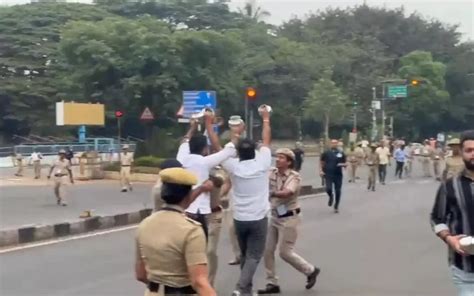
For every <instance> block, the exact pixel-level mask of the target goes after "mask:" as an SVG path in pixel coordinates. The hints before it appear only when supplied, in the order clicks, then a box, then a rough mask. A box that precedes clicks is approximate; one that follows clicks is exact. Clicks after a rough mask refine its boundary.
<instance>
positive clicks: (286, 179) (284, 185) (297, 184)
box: [270, 168, 301, 211]
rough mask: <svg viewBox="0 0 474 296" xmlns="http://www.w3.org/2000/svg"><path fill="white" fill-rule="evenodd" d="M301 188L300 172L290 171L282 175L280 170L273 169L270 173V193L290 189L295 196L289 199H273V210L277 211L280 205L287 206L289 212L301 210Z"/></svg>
mask: <svg viewBox="0 0 474 296" xmlns="http://www.w3.org/2000/svg"><path fill="white" fill-rule="evenodd" d="M300 188H301V177H300V174H299V173H298V172H296V171H294V170H291V169H288V170H287V171H286V172H285V173H284V174H280V173H279V172H278V169H276V168H274V169H272V170H271V172H270V192H275V191H281V190H284V189H289V190H291V192H293V195H292V196H291V197H287V198H277V197H271V198H270V203H271V207H272V210H276V209H277V208H278V207H279V206H280V205H285V207H286V209H287V210H288V211H291V210H295V209H297V208H299V204H298V195H299V193H300Z"/></svg>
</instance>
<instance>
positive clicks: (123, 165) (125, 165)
mask: <svg viewBox="0 0 474 296" xmlns="http://www.w3.org/2000/svg"><path fill="white" fill-rule="evenodd" d="M129 166H130V165H129V164H122V167H129Z"/></svg>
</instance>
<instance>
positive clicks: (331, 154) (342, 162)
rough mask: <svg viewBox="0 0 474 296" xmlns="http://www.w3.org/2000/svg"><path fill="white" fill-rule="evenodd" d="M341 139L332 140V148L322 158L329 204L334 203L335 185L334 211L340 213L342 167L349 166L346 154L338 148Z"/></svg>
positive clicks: (322, 172) (321, 166) (321, 165)
mask: <svg viewBox="0 0 474 296" xmlns="http://www.w3.org/2000/svg"><path fill="white" fill-rule="evenodd" d="M338 143H339V141H338V140H334V139H333V140H331V149H329V150H327V151H325V152H324V153H323V154H322V155H321V159H320V168H321V172H320V175H321V176H324V177H325V180H326V192H327V194H328V195H329V202H328V206H330V207H331V206H332V205H333V203H334V196H333V186H334V191H335V195H336V202H335V203H334V212H335V213H339V202H340V200H341V187H342V168H343V167H346V166H347V163H346V155H345V154H344V152H343V151H341V150H339V149H338V148H337V146H338Z"/></svg>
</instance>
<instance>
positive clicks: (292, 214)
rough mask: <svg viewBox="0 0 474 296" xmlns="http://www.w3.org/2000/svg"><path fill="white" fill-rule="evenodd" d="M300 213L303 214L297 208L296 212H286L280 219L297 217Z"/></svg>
mask: <svg viewBox="0 0 474 296" xmlns="http://www.w3.org/2000/svg"><path fill="white" fill-rule="evenodd" d="M299 213H301V209H300V208H297V209H296V210H290V211H288V212H286V214H283V215H279V216H278V218H286V217H291V216H296V215H298V214H299Z"/></svg>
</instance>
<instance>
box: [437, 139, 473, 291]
mask: <svg viewBox="0 0 474 296" xmlns="http://www.w3.org/2000/svg"><path fill="white" fill-rule="evenodd" d="M461 153H462V158H463V161H464V164H465V170H464V171H463V172H462V173H460V174H458V175H455V176H454V177H452V178H449V179H448V180H446V182H443V183H442V184H441V186H440V187H439V189H438V193H437V195H436V200H435V204H434V207H433V211H432V213H431V224H432V226H433V230H434V232H435V233H436V235H438V237H440V238H441V239H442V240H443V241H444V242H445V243H446V244H447V245H448V247H449V263H450V265H451V270H452V274H453V282H454V284H455V285H456V286H457V287H458V288H459V295H460V296H464V295H474V251H473V250H472V248H469V247H468V246H462V244H461V239H463V238H465V237H466V236H471V237H472V236H474V130H472V131H468V132H465V133H463V135H462V136H461ZM465 240H466V239H464V240H463V243H464V241H465ZM467 243H468V244H469V240H468V242H467ZM471 244H472V241H471ZM471 247H472V246H471ZM468 248H469V249H471V250H469V249H468Z"/></svg>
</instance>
